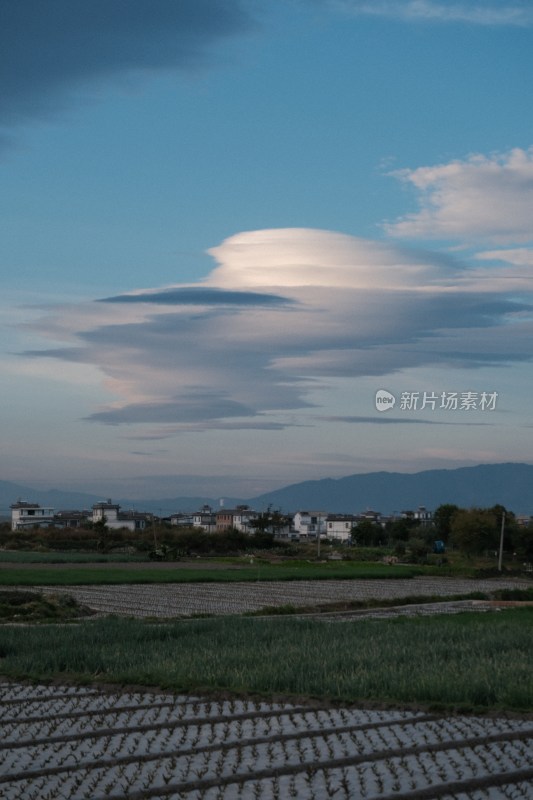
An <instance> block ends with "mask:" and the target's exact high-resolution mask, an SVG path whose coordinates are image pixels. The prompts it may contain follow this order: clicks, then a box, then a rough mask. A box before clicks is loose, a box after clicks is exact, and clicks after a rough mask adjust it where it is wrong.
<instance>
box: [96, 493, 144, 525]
mask: <svg viewBox="0 0 533 800" xmlns="http://www.w3.org/2000/svg"><path fill="white" fill-rule="evenodd" d="M92 510H93V513H92V522H93V524H95V523H98V522H104V523H105V526H106V528H108V529H109V530H118V529H119V528H127V530H129V531H142V530H144V529H145V528H146V527H148V525H150V524H151V523H152V522H153V515H152V514H145V513H140V512H138V511H121V510H120V506H119V505H118V503H112V502H111V498H110V499H108V500H106V501H103V502H101V503H95V505H94V506H93V509H92Z"/></svg>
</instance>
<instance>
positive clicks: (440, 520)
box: [353, 503, 533, 561]
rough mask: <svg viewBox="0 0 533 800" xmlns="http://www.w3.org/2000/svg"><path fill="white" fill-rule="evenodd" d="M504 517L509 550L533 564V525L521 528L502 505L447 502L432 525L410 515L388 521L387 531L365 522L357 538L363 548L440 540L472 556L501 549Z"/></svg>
mask: <svg viewBox="0 0 533 800" xmlns="http://www.w3.org/2000/svg"><path fill="white" fill-rule="evenodd" d="M504 515H505V522H504V549H505V551H506V552H511V553H513V554H514V553H516V556H517V558H520V559H522V560H524V561H533V524H531V523H530V524H529V525H519V524H518V522H517V521H516V517H515V515H514V513H513V512H512V511H508V510H507V509H506V508H505V507H504V506H502V505H494V506H492V508H470V509H464V508H459V506H456V505H454V504H452V503H446V504H443V505H441V506H439V507H438V508H437V509H436V510H435V513H434V515H433V523H432V524H431V525H421V524H420V521H419V520H416V519H413V518H411V517H409V516H406V517H402V518H401V519H397V520H394V521H392V522H387V524H386V525H385V527H384V528H383V527H382V526H381V525H378V524H377V523H375V522H372V521H370V520H363V521H362V522H360V523H359V524H358V525H357V527H356V528H355V530H354V533H353V538H354V540H355V542H356V543H357V544H358V545H362V546H365V545H366V546H370V545H373V546H376V545H378V546H379V545H384V544H387V545H397V544H398V543H409V542H410V543H412V542H418V543H421V544H424V545H425V546H426V548H427V547H428V546H430V545H431V546H432V545H433V543H434V542H435V541H437V540H440V541H442V542H444V543H445V545H447V546H452V547H453V548H455V549H457V550H459V551H460V552H461V553H463V554H464V555H466V556H468V557H471V556H474V555H481V554H483V553H485V552H493V551H497V550H499V546H500V536H501V531H502V521H503V519H504Z"/></svg>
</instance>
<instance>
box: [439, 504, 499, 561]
mask: <svg viewBox="0 0 533 800" xmlns="http://www.w3.org/2000/svg"><path fill="white" fill-rule="evenodd" d="M499 535H500V532H499V530H498V527H497V515H496V514H494V513H493V511H492V510H490V509H482V508H472V509H470V510H469V511H465V510H464V509H460V510H459V511H457V512H456V513H455V514H454V515H453V517H452V520H451V527H450V538H451V541H452V544H453V545H454V546H455V547H457V548H459V550H460V551H461V552H462V553H464V554H465V555H466V556H468V557H470V556H473V555H478V554H480V553H482V552H483V551H484V550H497V548H498V544H499Z"/></svg>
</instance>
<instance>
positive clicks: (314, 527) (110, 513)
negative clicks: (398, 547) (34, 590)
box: [11, 498, 433, 542]
mask: <svg viewBox="0 0 533 800" xmlns="http://www.w3.org/2000/svg"><path fill="white" fill-rule="evenodd" d="M397 519H409V520H410V521H411V522H413V523H414V524H416V525H422V526H428V525H431V524H432V522H433V512H431V511H428V510H427V509H426V508H425V507H424V506H420V507H419V508H418V509H416V510H415V511H402V512H400V514H399V515H382V514H381V513H380V512H378V511H373V510H366V511H364V512H362V513H359V514H340V513H333V512H328V511H324V510H319V511H315V510H311V511H309V510H299V511H296V512H294V513H292V514H282V513H281V512H278V511H274V512H273V511H271V510H270V509H269V510H268V511H267V512H258V511H254V510H253V509H251V508H250V507H249V506H247V505H238V506H237V507H236V508H225V507H224V505H222V504H221V506H220V507H219V508H218V509H217V510H214V509H213V508H211V506H208V505H204V506H203V507H202V508H200V509H199V510H198V511H196V512H193V513H184V512H178V513H175V514H171V515H170V516H169V517H158V516H157V515H155V514H152V513H150V512H144V511H134V510H127V511H123V510H121V507H120V505H119V504H118V503H113V502H112V499H111V498H108V499H107V500H105V501H102V502H99V503H95V504H94V505H93V506H92V508H91V510H82V511H79V510H58V511H56V510H55V509H54V508H51V507H46V506H40V505H39V504H38V503H31V502H27V501H25V500H17V502H15V503H13V504H12V505H11V530H12V531H21V530H28V529H32V528H48V527H55V528H83V527H89V526H95V525H96V526H100V527H102V528H104V527H105V528H106V529H108V530H121V529H124V530H128V531H131V532H135V531H144V530H146V529H148V528H150V527H151V526H154V525H158V524H166V525H170V526H177V527H181V528H197V529H199V530H202V531H204V532H206V533H222V532H224V531H228V530H237V531H239V532H241V533H246V534H254V533H256V532H257V531H258V530H262V531H265V530H266V532H268V533H272V534H274V535H275V537H276V538H277V539H281V540H291V541H302V542H305V541H313V540H314V541H316V540H317V539H318V538H320V539H331V540H333V541H336V542H349V541H351V538H352V534H353V532H354V530H355V529H356V528H357V527H358V525H360V524H361V523H367V524H368V523H372V524H373V525H375V526H379V527H381V528H385V526H386V525H387V523H391V522H394V521H395V520H397Z"/></svg>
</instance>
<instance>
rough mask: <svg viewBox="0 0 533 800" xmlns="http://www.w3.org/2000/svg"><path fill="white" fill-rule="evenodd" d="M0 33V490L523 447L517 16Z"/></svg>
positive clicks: (526, 192)
mask: <svg viewBox="0 0 533 800" xmlns="http://www.w3.org/2000/svg"><path fill="white" fill-rule="evenodd" d="M0 37H1V38H2V41H1V42H0V45H1V46H0V73H1V74H2V76H3V77H2V84H3V87H2V95H3V98H4V99H3V101H2V105H1V108H0V175H1V182H2V192H1V197H0V204H1V209H0V214H1V217H0V218H1V220H2V222H1V226H2V227H1V236H0V269H1V275H2V295H1V297H2V300H1V302H2V320H3V324H2V342H3V347H2V353H1V355H0V358H1V368H2V375H3V381H2V383H3V390H4V392H3V393H4V397H3V403H2V410H1V414H2V444H3V451H4V454H5V457H4V462H3V463H4V467H3V471H2V476H1V477H2V478H3V479H4V480H14V481H17V482H21V483H27V484H30V485H34V486H36V487H39V488H45V487H46V488H48V487H62V488H65V489H85V490H87V491H91V492H97V493H102V494H105V495H106V496H108V495H115V496H118V495H125V494H129V495H132V494H135V495H137V496H139V497H143V496H144V497H148V496H156V495H159V496H165V495H166V496H168V495H171V494H176V495H177V494H193V493H194V494H198V493H200V494H205V495H209V496H217V495H218V496H223V495H226V496H228V495H229V496H244V497H252V496H254V495H255V494H259V493H262V492H265V491H268V490H270V489H273V488H276V487H279V486H282V485H286V484H288V483H293V482H297V481H300V480H305V479H309V478H321V477H340V476H343V475H348V474H351V473H355V472H371V471H377V470H383V469H384V470H392V471H404V472H414V471H418V470H422V469H431V468H453V467H456V466H465V465H470V464H477V463H494V462H500V461H521V462H530V461H531V454H530V453H531V431H532V427H531V425H532V423H531V414H530V407H531V400H530V396H531V387H532V385H533V381H532V378H533V371H532V365H531V358H532V351H531V345H530V342H531V341H532V334H533V323H532V308H533V306H532V289H533V284H532V279H531V276H532V272H533V141H532V138H531V131H532V130H533V105H532V104H531V102H530V97H529V94H530V91H529V87H530V86H531V85H532V78H533V75H532V72H533V47H532V44H533V10H532V9H531V5H530V3H526V2H519V0H509V1H508V2H507V1H506V0H493V1H492V2H483V3H481V2H479V3H478V2H462V1H461V0H458V1H457V2H450V3H448V2H446V3H444V2H438V1H437V0H389V1H387V0H383V2H382V1H381V0H374V2H365V1H364V0H330V1H328V0H269V2H268V3H262V2H259V0H257V1H256V0H242V1H241V2H239V0H227V1H224V0H180V2H176V0H83V2H81V0H80V2H77V0H75V1H74V2H73V1H72V0H49V2H47V3H42V2H39V1H38V0H18V1H17V2H8V3H4V4H3V5H2V8H1V9H0ZM380 390H384V391H386V392H388V393H389V394H390V395H392V396H393V398H394V405H393V406H392V407H391V405H389V406H387V410H382V409H381V408H377V407H376V393H377V392H378V391H380ZM421 502H422V503H423V502H424V499H423V498H421Z"/></svg>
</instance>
